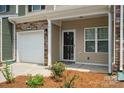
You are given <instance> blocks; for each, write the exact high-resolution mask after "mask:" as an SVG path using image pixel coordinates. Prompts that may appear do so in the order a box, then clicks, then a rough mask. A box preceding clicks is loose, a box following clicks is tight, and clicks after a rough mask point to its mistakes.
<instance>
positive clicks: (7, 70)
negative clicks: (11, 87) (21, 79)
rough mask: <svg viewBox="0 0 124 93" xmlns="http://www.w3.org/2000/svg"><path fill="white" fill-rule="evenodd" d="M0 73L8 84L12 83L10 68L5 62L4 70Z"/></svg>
mask: <svg viewBox="0 0 124 93" xmlns="http://www.w3.org/2000/svg"><path fill="white" fill-rule="evenodd" d="M1 72H2V74H3V76H4V78H5V79H6V81H7V82H8V83H12V82H14V78H13V75H12V71H11V66H10V65H9V64H8V62H6V64H5V68H3V69H2V70H1Z"/></svg>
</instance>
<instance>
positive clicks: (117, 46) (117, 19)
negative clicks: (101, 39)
mask: <svg viewBox="0 0 124 93" xmlns="http://www.w3.org/2000/svg"><path fill="white" fill-rule="evenodd" d="M119 63H120V5H116V6H115V64H114V65H113V71H114V72H116V71H118V70H119V65H120V64H119Z"/></svg>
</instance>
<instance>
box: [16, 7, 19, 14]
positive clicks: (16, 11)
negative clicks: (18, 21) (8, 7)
mask: <svg viewBox="0 0 124 93" xmlns="http://www.w3.org/2000/svg"><path fill="white" fill-rule="evenodd" d="M18 7H19V5H16V14H17V15H18V11H19V9H18Z"/></svg>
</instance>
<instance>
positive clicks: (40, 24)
mask: <svg viewBox="0 0 124 93" xmlns="http://www.w3.org/2000/svg"><path fill="white" fill-rule="evenodd" d="M47 28H48V23H47V21H46V20H44V21H33V22H25V23H18V24H16V31H17V32H21V31H32V30H36V31H37V30H44V62H45V63H44V65H48V31H47Z"/></svg>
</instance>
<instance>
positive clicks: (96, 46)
mask: <svg viewBox="0 0 124 93" xmlns="http://www.w3.org/2000/svg"><path fill="white" fill-rule="evenodd" d="M98 28H107V29H108V26H101V27H88V28H84V53H107V54H108V52H99V51H98V42H99V41H109V40H108V38H107V39H98ZM87 29H95V41H94V40H86V38H85V37H86V30H87ZM86 41H94V42H95V51H94V52H87V51H86Z"/></svg>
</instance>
